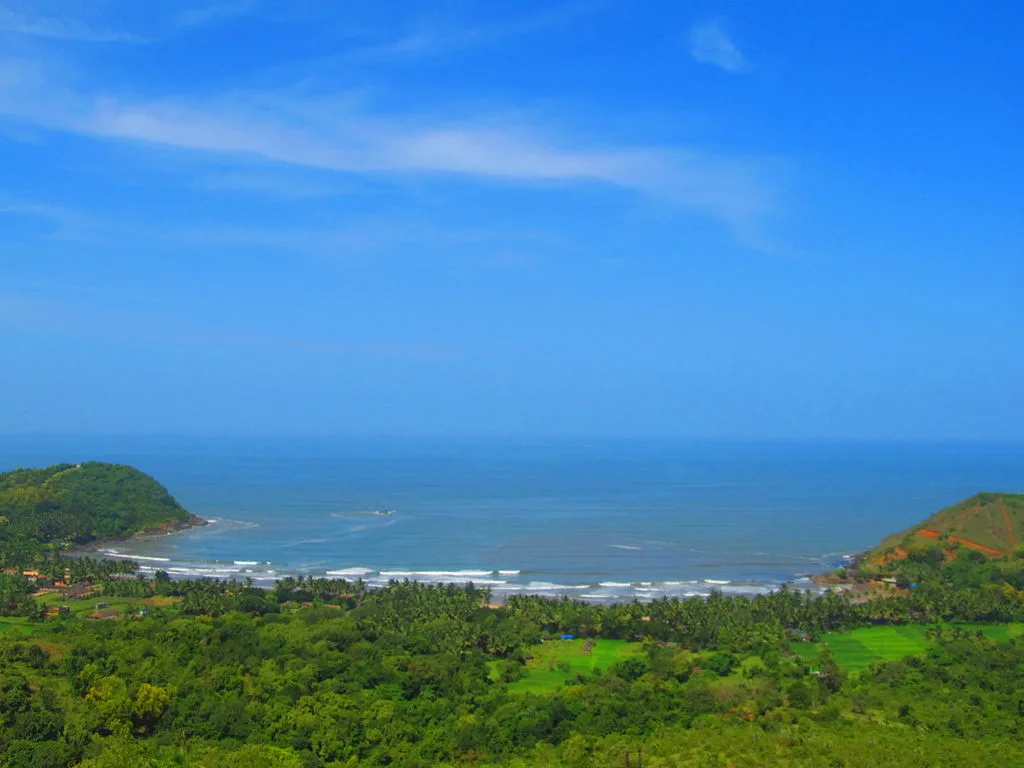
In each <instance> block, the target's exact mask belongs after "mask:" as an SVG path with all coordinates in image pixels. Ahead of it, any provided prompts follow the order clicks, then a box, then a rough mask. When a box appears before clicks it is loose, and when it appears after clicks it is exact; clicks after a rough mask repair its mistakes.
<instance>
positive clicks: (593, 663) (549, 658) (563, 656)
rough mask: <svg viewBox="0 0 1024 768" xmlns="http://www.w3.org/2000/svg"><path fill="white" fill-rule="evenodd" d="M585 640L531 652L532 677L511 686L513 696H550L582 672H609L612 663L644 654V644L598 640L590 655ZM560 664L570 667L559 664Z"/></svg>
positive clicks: (543, 646)
mask: <svg viewBox="0 0 1024 768" xmlns="http://www.w3.org/2000/svg"><path fill="white" fill-rule="evenodd" d="M584 642H585V641H584V640H549V641H548V642H546V643H541V644H540V645H534V646H531V647H530V648H529V649H528V650H527V653H529V654H530V655H531V656H532V657H533V658H532V659H530V660H529V661H527V663H526V666H527V668H528V669H529V672H528V674H527V675H526V677H524V678H523V679H522V680H517V681H516V682H514V683H510V684H509V686H508V689H509V691H511V692H513V693H550V692H551V691H554V690H556V689H558V688H561V687H562V685H564V684H565V682H566V680H569V679H571V678H573V677H575V676H576V674H577V673H579V672H587V673H589V672H593V671H594V670H597V669H600V670H606V669H608V667H610V666H611V665H612V664H614V663H615V662H617V661H621V660H622V659H625V658H628V657H630V656H635V655H636V654H638V653H642V652H643V645H642V644H641V643H630V642H627V641H626V640H594V641H592V642H593V647H592V648H591V650H590V652H589V653H584V651H583V645H584ZM559 662H565V663H566V664H568V668H566V667H565V665H564V664H563V665H559Z"/></svg>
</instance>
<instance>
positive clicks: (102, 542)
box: [64, 513, 210, 557]
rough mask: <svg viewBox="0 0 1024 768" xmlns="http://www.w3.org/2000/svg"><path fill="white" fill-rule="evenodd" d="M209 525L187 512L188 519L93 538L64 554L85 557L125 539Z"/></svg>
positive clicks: (156, 535) (143, 539)
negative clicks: (121, 534)
mask: <svg viewBox="0 0 1024 768" xmlns="http://www.w3.org/2000/svg"><path fill="white" fill-rule="evenodd" d="M207 525H210V521H209V520H206V519H204V518H202V517H199V515H193V514H191V513H190V514H189V516H188V519H187V520H184V521H179V522H171V523H161V524H160V526H159V527H158V528H153V529H149V530H145V531H139V532H138V533H133V534H132V535H131V536H107V537H106V538H103V539H93V540H92V541H89V542H86V543H85V544H74V545H72V546H71V547H69V548H68V549H67V550H66V551H65V552H64V554H65V555H67V556H68V557H85V556H87V553H90V552H97V551H100V550H102V549H105V548H107V547H111V546H114V545H117V544H124V543H125V542H126V541H150V540H151V539H159V538H163V537H164V536H172V535H174V534H175V533H183V532H184V531H188V530H191V529H192V528H202V527H204V526H207Z"/></svg>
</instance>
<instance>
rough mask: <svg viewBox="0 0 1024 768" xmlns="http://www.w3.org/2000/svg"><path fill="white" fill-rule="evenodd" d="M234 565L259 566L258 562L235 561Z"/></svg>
mask: <svg viewBox="0 0 1024 768" xmlns="http://www.w3.org/2000/svg"><path fill="white" fill-rule="evenodd" d="M234 564H235V565H259V564H260V561H259V560H235V561H234Z"/></svg>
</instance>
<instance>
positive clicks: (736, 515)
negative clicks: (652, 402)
mask: <svg viewBox="0 0 1024 768" xmlns="http://www.w3.org/2000/svg"><path fill="white" fill-rule="evenodd" d="M89 460H95V461H109V462H118V463H124V464H130V465H132V466H135V467H137V468H139V469H141V470H142V471H144V472H146V473H148V474H150V475H152V476H153V477H155V478H156V479H157V480H159V481H160V482H161V483H162V484H163V485H165V486H166V487H167V488H168V490H169V491H170V492H171V493H172V494H173V495H174V496H175V497H176V498H177V499H178V500H179V501H180V502H181V503H182V504H183V505H184V506H185V507H186V508H187V509H188V510H189V511H190V512H192V513H194V514H196V515H199V516H200V517H203V518H206V519H207V520H209V521H210V524H209V525H207V526H204V527H199V528H193V529H190V530H187V531H184V532H181V533H176V534H171V535H167V536H159V537H151V538H148V539H141V540H130V541H125V542H123V543H118V544H116V545H111V546H108V547H106V548H105V549H104V550H103V553H104V554H105V555H107V556H111V557H125V558H127V557H130V558H133V559H135V560H137V561H138V562H139V563H140V564H141V565H142V566H143V568H144V569H145V570H146V571H154V570H164V571H166V572H168V573H169V574H170V575H171V576H172V577H176V578H184V577H201V576H205V577H213V578H222V579H246V578H248V579H252V581H253V582H254V583H255V584H257V585H264V586H269V585H271V584H272V583H273V581H274V580H275V579H277V578H280V577H282V576H285V575H299V574H302V575H309V576H317V577H333V578H346V579H356V578H361V579H363V580H364V581H366V582H368V583H369V584H370V585H385V584H387V583H388V581H390V580H393V579H398V580H401V579H414V580H419V581H424V582H431V583H460V584H461V583H468V582H473V583H474V584H477V585H481V586H487V587H489V588H490V589H491V590H492V594H493V596H494V599H495V600H496V601H500V600H502V599H504V598H506V597H507V596H509V595H513V594H543V595H565V596H569V597H572V598H575V599H579V600H586V601H595V602H603V603H607V602H613V601H626V600H640V601H649V600H652V599H655V598H659V597H666V596H676V597H693V596H703V595H707V594H709V593H710V592H711V591H712V590H719V591H721V592H724V593H727V594H758V593H764V592H768V591H771V590H776V589H778V588H779V587H780V586H781V585H783V584H789V585H791V586H792V587H794V588H798V589H814V585H813V584H812V583H811V582H810V581H809V579H808V577H809V576H810V575H813V574H815V573H820V572H823V571H827V570H831V569H834V568H837V567H839V566H841V565H843V564H844V563H845V562H848V561H849V559H850V558H851V556H853V555H854V554H855V553H857V552H859V551H863V550H865V549H867V548H870V547H871V546H873V545H874V544H876V543H877V542H878V541H879V540H880V539H882V538H883V537H885V536H886V535H888V534H890V533H892V532H894V531H898V530H901V529H903V528H906V527H908V526H910V525H912V524H914V523H916V522H918V521H919V520H921V519H923V518H925V517H927V516H928V515H930V514H931V513H933V512H935V511H937V510H939V509H941V508H943V507H946V506H949V505H951V504H953V503H955V502H957V501H960V500H962V499H964V498H967V497H968V496H971V495H972V494H974V493H976V492H978V491H982V490H986V491H1007V492H1022V491H1024V444H1022V443H1014V444H1005V443H1004V444H989V443H966V442H965V443H936V442H932V443H869V442H850V443H841V442H829V443H824V442H793V443H783V442H757V443H753V442H692V441H691V442H686V441H668V440H660V441H654V440H583V439H579V440H569V439H563V440H525V439H517V440H511V439H502V440H482V439H481V440H468V439H467V440H428V439H354V438H351V439H309V438H304V439H297V438H246V439H243V438H208V437H207V438H196V437H188V438H186V437H139V436H125V437H113V436H110V437H82V436H78V437H60V436H52V435H47V436H38V435H36V436H18V437H4V438H0V471H6V470H9V469H13V468H15V467H20V466H45V465H49V464H53V463H57V462H71V463H79V462H82V461H89ZM382 512H387V513H386V514H382Z"/></svg>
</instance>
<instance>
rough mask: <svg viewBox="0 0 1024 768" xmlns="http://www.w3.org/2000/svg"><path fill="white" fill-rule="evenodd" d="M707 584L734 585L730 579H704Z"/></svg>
mask: <svg viewBox="0 0 1024 768" xmlns="http://www.w3.org/2000/svg"><path fill="white" fill-rule="evenodd" d="M704 583H705V584H732V582H731V581H729V580H728V579H724V580H723V579H704Z"/></svg>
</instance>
